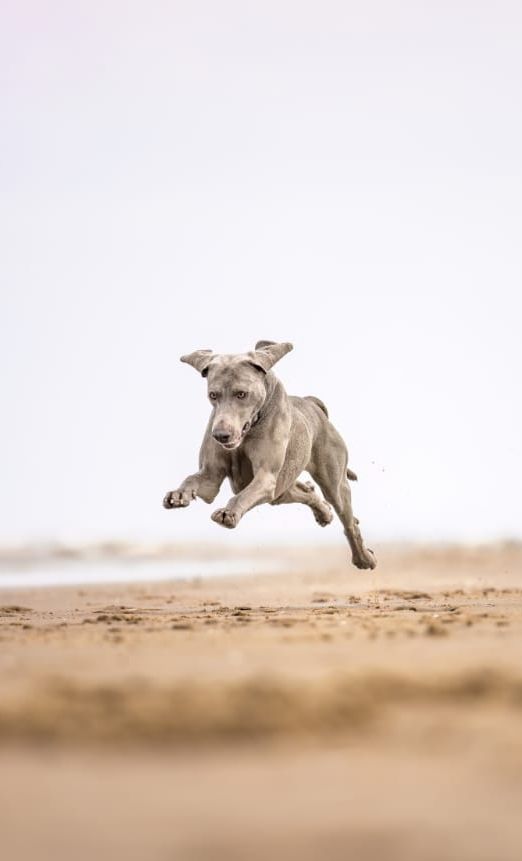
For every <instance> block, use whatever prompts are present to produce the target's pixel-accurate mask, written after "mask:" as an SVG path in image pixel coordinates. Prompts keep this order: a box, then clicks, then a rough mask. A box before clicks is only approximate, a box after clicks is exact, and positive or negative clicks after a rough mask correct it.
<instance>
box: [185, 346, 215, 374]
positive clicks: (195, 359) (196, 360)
mask: <svg viewBox="0 0 522 861" xmlns="http://www.w3.org/2000/svg"><path fill="white" fill-rule="evenodd" d="M215 355H216V354H215V353H214V352H213V351H212V350H196V351H195V352H194V353H187V355H186V356H181V358H180V362H186V363H187V365H192V367H193V368H195V369H196V371H199V373H200V374H201V376H202V377H206V376H207V374H208V366H209V365H210V363H211V361H212V359H213V358H214V356H215Z"/></svg>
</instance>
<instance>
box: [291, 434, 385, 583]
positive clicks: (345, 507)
mask: <svg viewBox="0 0 522 861" xmlns="http://www.w3.org/2000/svg"><path fill="white" fill-rule="evenodd" d="M340 454H341V451H340V447H339V446H337V449H336V450H333V451H331V452H328V453H327V454H326V455H325V454H324V452H323V454H322V457H321V460H320V462H319V463H317V464H315V465H314V466H313V468H312V467H309V470H308V471H309V472H310V475H311V476H312V478H313V479H314V480H315V481H316V482H317V484H318V485H319V487H320V488H321V490H322V492H323V494H324V497H325V499H326V500H327V501H328V502H330V503H331V504H332V505H333V507H334V508H335V511H336V513H337V515H338V517H339V520H340V521H341V523H342V524H343V526H344V534H345V535H346V537H347V539H348V543H349V545H350V548H351V551H352V562H353V564H354V565H355V566H356V568H375V566H376V565H377V560H376V558H375V556H374V554H373V551H372V550H369V549H368V548H367V547H365V544H364V541H363V538H362V535H361V532H360V529H359V521H358V520H357V518H356V517H354V516H353V511H352V498H351V491H350V485H349V484H348V479H347V475H346V455H344V456H340Z"/></svg>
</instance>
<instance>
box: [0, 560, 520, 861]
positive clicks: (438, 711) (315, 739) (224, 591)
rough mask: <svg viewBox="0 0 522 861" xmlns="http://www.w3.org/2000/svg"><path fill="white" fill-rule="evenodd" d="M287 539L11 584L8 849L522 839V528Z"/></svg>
mask: <svg viewBox="0 0 522 861" xmlns="http://www.w3.org/2000/svg"><path fill="white" fill-rule="evenodd" d="M270 558H272V557H271V556H270V554H268V555H267V566H266V567H267V571H270V573H266V574H263V573H258V574H256V575H255V576H238V575H235V576H233V577H213V578H208V579H205V578H201V577H191V578H187V579H184V580H178V581H162V582H146V583H137V582H134V583H130V584H125V583H124V584H122V583H117V584H112V585H110V584H108V585H100V584H96V585H92V586H89V585H82V586H67V587H58V586H55V587H47V588H34V587H33V588H24V589H22V588H19V589H16V588H9V589H2V590H1V591H0V690H1V697H0V773H1V775H2V780H1V781H0V833H1V835H2V837H1V840H2V855H3V857H5V858H6V859H9V861H14V859H31V858H38V859H48V858H49V859H51V858H53V859H56V858H58V859H61V858H64V859H65V858H72V857H73V858H75V859H84V858H85V859H87V858H92V857H97V858H119V857H122V858H123V857H125V858H131V859H133V858H136V859H138V858H147V859H190V861H191V859H225V858H226V859H236V858H237V859H245V858H249V859H250V858H253V859H258V858H259V859H265V858H268V857H271V858H284V859H294V858H296V859H297V858H299V859H315V858H317V859H319V858H329V859H338V858H339V859H341V858H343V859H344V858H354V859H357V861H364V859H380V858H382V857H385V858H388V859H399V858H400V859H430V861H431V859H433V861H435V859H437V861H440V859H441V858H444V859H453V858H455V859H460V861H462V859H481V861H482V859H484V861H492V859H495V861H502V859H506V861H507V859H513V861H515V859H519V858H520V857H521V853H522V815H521V813H520V811H521V809H522V579H521V573H522V547H521V546H520V545H517V544H512V545H502V546H500V545H495V546H488V547H483V548H458V547H457V548H451V547H449V548H429V547H428V548H410V549H408V548H402V549H400V548H382V549H380V552H379V562H380V564H379V567H378V568H377V569H376V571H375V572H372V573H361V572H358V571H356V570H355V569H354V568H351V567H350V566H349V565H348V564H347V559H346V549H345V547H344V546H339V547H332V548H327V549H326V550H325V548H324V547H323V548H320V549H317V550H314V549H311V550H307V551H306V552H305V553H303V552H301V553H299V552H298V551H295V552H292V553H290V552H288V554H287V566H286V569H287V570H285V571H284V572H283V573H273V572H272V571H271V569H270V564H269V560H270ZM259 565H261V569H262V562H261V563H260V562H259V559H258V567H259Z"/></svg>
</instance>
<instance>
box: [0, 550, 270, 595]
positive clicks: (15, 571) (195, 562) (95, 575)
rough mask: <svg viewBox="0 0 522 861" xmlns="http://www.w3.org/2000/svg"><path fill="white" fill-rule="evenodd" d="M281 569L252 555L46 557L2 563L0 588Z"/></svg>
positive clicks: (186, 578)
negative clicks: (37, 560) (36, 560)
mask: <svg viewBox="0 0 522 861" xmlns="http://www.w3.org/2000/svg"><path fill="white" fill-rule="evenodd" d="M278 570H281V564H279V563H278V562H277V560H274V559H262V560H256V559H255V557H253V556H245V557H244V558H237V557H236V558H234V559H216V560H210V559H178V560H175V559H174V560H173V559H170V560H167V559H162V560H152V561H151V560H148V561H145V560H139V561H138V560H136V561H130V560H110V561H107V560H103V561H102V560H100V561H96V560H94V561H93V560H74V561H63V560H55V561H51V560H45V561H44V562H40V563H38V562H35V563H32V564H28V565H23V566H18V565H13V566H3V568H2V569H1V570H0V589H21V588H33V587H40V586H79V585H88V584H96V583H98V584H100V583H139V582H143V583H149V582H157V581H160V580H162V581H164V580H193V579H199V578H207V577H224V576H227V575H244V576H248V575H253V574H259V573H263V572H266V573H270V572H276V571H278Z"/></svg>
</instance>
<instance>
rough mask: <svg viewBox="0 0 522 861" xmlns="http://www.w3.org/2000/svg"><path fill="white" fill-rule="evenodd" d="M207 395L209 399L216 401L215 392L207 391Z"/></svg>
mask: <svg viewBox="0 0 522 861" xmlns="http://www.w3.org/2000/svg"><path fill="white" fill-rule="evenodd" d="M208 396H209V398H210V400H211V401H217V392H209V393H208Z"/></svg>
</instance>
